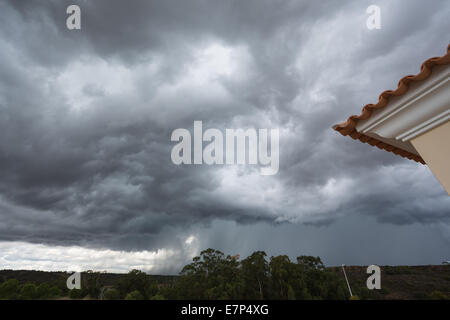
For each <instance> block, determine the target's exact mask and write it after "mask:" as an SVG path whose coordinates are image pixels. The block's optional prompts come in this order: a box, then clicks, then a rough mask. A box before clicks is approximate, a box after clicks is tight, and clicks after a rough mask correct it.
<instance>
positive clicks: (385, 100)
mask: <svg viewBox="0 0 450 320" xmlns="http://www.w3.org/2000/svg"><path fill="white" fill-rule="evenodd" d="M446 64H450V44H449V45H448V46H447V53H446V54H445V55H443V56H442V57H433V58H429V59H427V60H426V61H424V62H423V63H422V65H421V67H420V72H419V73H418V74H416V75H408V76H405V77H403V78H401V79H400V81H399V82H398V87H397V89H395V90H385V91H383V92H382V93H381V94H380V96H379V97H378V102H377V103H376V104H371V103H369V104H366V105H365V106H364V107H363V108H362V110H361V114H360V115H352V116H350V117H348V119H347V120H346V121H344V122H341V123H338V124H335V125H334V126H333V129H334V130H336V131H338V132H339V133H341V134H342V135H343V136H346V135H349V134H351V133H353V132H354V131H356V129H355V127H356V124H357V122H358V120H365V119H367V118H369V117H370V116H371V115H372V111H373V110H376V109H382V108H384V107H386V106H387V105H388V104H389V99H390V98H391V97H392V96H401V95H403V94H405V93H406V92H407V91H408V89H409V83H410V82H413V81H423V80H425V79H427V78H428V77H429V76H430V75H431V72H432V69H433V67H434V66H437V65H446Z"/></svg>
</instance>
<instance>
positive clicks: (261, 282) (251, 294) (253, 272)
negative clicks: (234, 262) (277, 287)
mask: <svg viewBox="0 0 450 320" xmlns="http://www.w3.org/2000/svg"><path fill="white" fill-rule="evenodd" d="M241 268H242V277H243V281H244V295H243V298H244V299H261V300H262V299H264V297H265V291H267V288H266V286H267V285H268V283H269V264H268V262H267V260H266V253H265V252H264V251H256V252H253V253H252V254H251V255H250V256H249V257H247V258H246V259H244V260H242V262H241Z"/></svg>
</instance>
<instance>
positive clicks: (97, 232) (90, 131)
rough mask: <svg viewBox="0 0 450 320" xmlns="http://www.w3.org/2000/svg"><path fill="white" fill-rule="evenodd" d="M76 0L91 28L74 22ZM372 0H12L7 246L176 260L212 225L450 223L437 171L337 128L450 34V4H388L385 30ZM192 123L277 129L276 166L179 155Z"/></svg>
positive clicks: (2, 228) (4, 26)
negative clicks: (264, 172) (361, 219)
mask: <svg viewBox="0 0 450 320" xmlns="http://www.w3.org/2000/svg"><path fill="white" fill-rule="evenodd" d="M72 3H76V4H78V5H79V6H80V7H81V11H82V29H81V30H77V31H70V30H67V28H66V27H65V18H66V15H65V8H66V7H67V6H68V5H69V4H72ZM370 4H371V3H369V2H367V1H362V2H350V1H344V2H335V1H321V2H320V3H315V2H312V1H272V0H271V1H245V2H242V1H221V2H220V3H212V2H210V1H183V2H179V1H133V3H125V2H123V1H75V2H74V1H70V3H69V2H68V1H47V2H45V3H44V4H43V3H40V2H38V1H6V2H2V3H1V4H0V12H1V13H0V15H1V19H0V39H1V40H2V41H1V50H0V58H1V59H0V61H1V62H0V73H1V74H2V76H1V77H0V137H1V138H0V174H1V177H2V179H1V180H0V240H4V241H7V242H3V243H2V247H1V248H0V253H2V254H3V256H4V255H5V252H6V254H8V255H9V254H12V253H11V252H10V251H8V250H10V249H8V246H7V243H9V241H22V242H25V243H34V244H36V245H37V244H39V245H41V244H42V246H75V247H76V246H80V248H81V247H84V248H86V250H88V251H86V254H87V257H91V256H90V253H89V252H91V251H89V250H106V251H99V252H102V253H101V254H99V256H98V259H100V260H105V261H110V260H111V259H112V258H111V257H114V256H115V254H116V253H115V252H122V251H121V250H127V251H131V252H135V251H136V250H137V251H139V250H140V251H142V250H147V251H146V252H148V254H149V256H150V258H149V259H150V260H151V261H153V260H152V259H157V258H160V259H162V260H164V261H174V259H175V258H174V257H175V256H176V255H177V254H178V253H181V252H184V245H185V243H184V241H185V239H186V238H187V237H189V231H188V230H189V229H191V228H196V227H197V226H198V227H201V228H204V227H205V228H207V227H208V226H209V225H211V224H213V223H214V221H216V220H221V221H235V222H237V223H238V224H241V225H243V226H245V225H252V224H255V223H268V224H270V225H273V226H274V228H276V226H277V225H278V224H280V223H294V224H308V225H315V226H317V227H319V226H322V225H333V224H334V223H336V221H338V220H339V219H345V217H346V216H351V215H355V214H358V215H365V216H367V217H370V219H372V218H373V219H374V221H377V223H385V224H392V225H396V226H399V227H400V226H404V225H411V224H425V225H426V224H436V223H438V224H443V225H445V226H448V224H449V223H450V222H449V219H450V215H449V213H450V212H449V208H450V200H449V197H447V196H446V194H445V191H444V190H443V189H442V187H441V186H440V185H439V183H438V182H437V180H436V179H435V178H434V177H433V175H432V174H431V173H430V171H429V170H428V168H427V167H425V166H422V165H419V164H416V163H413V162H410V161H407V160H405V159H403V158H401V157H397V156H395V155H392V154H389V153H387V152H382V151H380V150H378V149H376V148H372V147H370V146H368V145H363V144H361V143H356V142H354V141H351V139H346V138H343V137H342V136H340V135H338V134H337V133H335V132H334V131H333V130H332V129H331V125H333V124H335V123H337V122H339V121H341V120H344V119H345V118H346V117H347V116H348V115H350V114H355V113H358V112H359V111H360V109H361V106H362V105H364V104H366V103H370V102H373V101H376V100H377V96H378V94H379V93H380V92H381V91H383V90H385V89H391V88H395V86H396V83H397V81H398V79H400V78H401V77H403V76H404V75H406V74H415V73H417V72H418V70H419V66H420V63H421V62H422V61H424V60H425V59H427V58H429V57H431V56H439V55H442V54H444V51H445V48H446V46H447V45H448V35H447V32H446V31H447V30H450V21H449V20H448V16H449V14H450V5H449V3H448V2H447V1H439V0H433V1H431V2H430V5H427V6H424V4H423V2H422V1H379V3H378V5H379V6H380V7H381V10H382V28H381V29H380V30H375V31H374V30H372V31H371V30H368V29H367V28H366V23H365V20H366V18H367V14H366V12H365V10H366V8H367V6H368V5H370ZM195 120H202V121H203V124H204V126H205V128H218V129H221V130H224V129H225V128H269V129H270V128H279V129H280V169H279V172H278V174H277V175H275V176H260V175H259V174H258V171H257V170H253V169H254V168H251V167H248V166H226V165H223V166H206V165H202V166H176V165H174V164H173V163H172V162H171V160H170V152H171V148H172V147H173V143H172V142H171V141H170V135H171V133H172V131H173V130H174V129H176V128H187V129H188V130H192V126H193V121H195ZM446 230H448V229H446ZM255 237H257V235H255ZM200 238H201V237H200ZM202 239H203V238H202ZM199 241H200V240H199ZM202 241H203V242H202V246H208V245H209V243H210V242H208V240H206V238H205V239H203V240H202ZM22 242H21V243H22ZM22 245H24V244H22ZM38 248H44V247H38ZM45 248H47V247H45ZM48 248H51V247H48ZM58 248H59V247H58ZM39 250H40V249H39ZM42 250H47V249H42ZM49 250H50V249H49ZM55 250H60V249H55ZM61 250H62V249H61ZM108 250H113V251H108ZM158 250H160V251H158ZM161 250H162V251H161ZM52 252H53V251H52ZM105 252H106V253H105ZM110 252H113V253H110ZM161 252H162V253H161ZM189 252H190V251H189ZM103 253H105V255H103ZM190 253H192V252H190ZM17 254H18V253H17ZM77 254H78V253H76V254H75V255H77ZM120 254H122V253H120ZM120 254H117V256H119V255H120ZM129 254H130V257H136V256H133V255H134V253H129ZM136 254H138V253H136ZM80 255H81V256H83V254H80ZM1 256H2V255H0V257H1ZM163 256H164V257H163ZM153 257H155V258H153ZM182 257H184V258H185V257H186V255H182ZM184 258H182V259H184ZM68 259H69V257H68ZM171 259H172V260H171ZM137 260H139V259H137ZM20 261H22V260H20ZM111 261H112V260H111ZM151 261H150V262H142V263H141V264H140V265H142V266H148V265H151V263H152V262H151ZM177 261H178V262H177V263H178V264H179V263H180V261H181V260H177ZM2 263H4V264H6V265H9V264H8V263H7V262H4V261H3V262H2ZM139 263H140V262H137V264H139ZM20 264H22V262H21V263H20ZM20 264H15V266H18V265H20ZM23 265H30V266H32V265H33V264H32V263H31V262H25V261H24V262H23ZM45 266H46V265H44V267H45ZM47 266H48V267H49V265H47ZM56 266H57V267H59V266H60V265H59V264H56ZM104 266H105V268H106V267H107V268H111V270H116V267H114V266H113V263H112V262H111V264H109V263H107V262H105V264H104ZM98 267H100V265H98ZM52 268H53V267H52ZM118 268H119V267H118ZM146 269H148V270H150V269H151V268H150V267H148V268H147V267H146ZM169 269H170V268H169ZM158 270H162V269H161V268H160V269H158ZM167 270H168V269H167ZM170 270H172V269H170Z"/></svg>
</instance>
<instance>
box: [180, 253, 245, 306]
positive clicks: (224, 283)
mask: <svg viewBox="0 0 450 320" xmlns="http://www.w3.org/2000/svg"><path fill="white" fill-rule="evenodd" d="M242 289H243V282H242V277H241V272H240V269H239V262H238V257H237V256H234V257H233V256H229V255H228V256H226V257H225V255H224V254H223V253H222V252H220V251H219V250H214V249H207V250H204V251H202V252H201V253H200V256H198V257H194V258H193V262H192V263H191V264H188V265H186V266H185V267H184V268H183V270H182V271H181V273H180V278H179V279H178V282H177V286H176V291H177V294H178V298H180V299H239V298H240V297H241V296H242Z"/></svg>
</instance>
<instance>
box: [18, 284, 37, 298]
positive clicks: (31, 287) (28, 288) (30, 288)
mask: <svg viewBox="0 0 450 320" xmlns="http://www.w3.org/2000/svg"><path fill="white" fill-rule="evenodd" d="M37 298H38V295H37V290H36V285H35V284H34V283H26V284H24V285H23V286H22V288H21V289H20V299H23V300H33V299H37Z"/></svg>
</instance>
